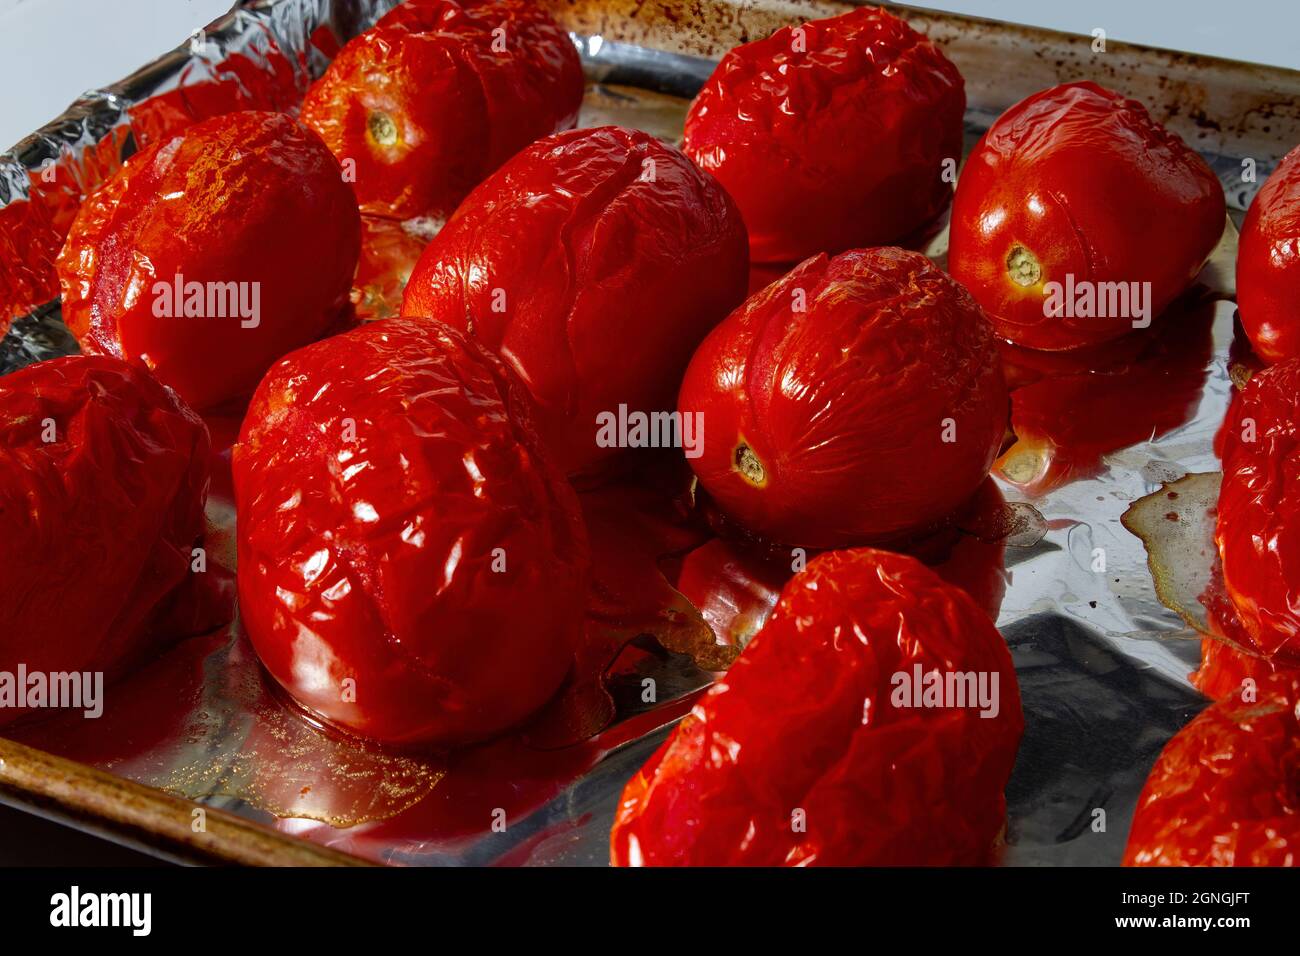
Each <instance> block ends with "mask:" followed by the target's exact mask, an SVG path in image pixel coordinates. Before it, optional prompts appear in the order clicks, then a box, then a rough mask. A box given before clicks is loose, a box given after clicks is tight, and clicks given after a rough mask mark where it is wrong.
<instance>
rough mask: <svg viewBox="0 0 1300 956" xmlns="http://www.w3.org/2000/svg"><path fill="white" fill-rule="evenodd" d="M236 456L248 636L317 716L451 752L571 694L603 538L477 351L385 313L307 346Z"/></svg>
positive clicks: (438, 327) (267, 399) (520, 395)
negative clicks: (594, 539) (567, 690)
mask: <svg viewBox="0 0 1300 956" xmlns="http://www.w3.org/2000/svg"><path fill="white" fill-rule="evenodd" d="M233 459H234V480H235V498H236V505H237V508H238V511H239V528H238V537H239V575H238V576H239V597H240V607H241V613H242V617H243V621H244V626H245V628H246V629H247V631H248V635H249V637H250V638H251V639H252V642H253V646H254V647H255V648H256V649H257V653H258V655H259V656H260V657H261V659H262V662H263V663H264V664H265V665H266V668H267V670H268V671H269V672H270V673H271V675H272V676H273V677H274V678H275V679H276V680H277V681H279V682H280V684H281V685H282V686H283V687H284V688H285V689H286V690H287V691H288V692H289V693H290V694H291V695H292V696H293V697H294V698H295V699H296V700H297V701H298V702H299V703H300V704H301V705H303V706H304V707H305V708H306V709H307V710H309V711H311V712H313V713H314V714H316V715H317V716H318V717H320V718H322V719H323V720H324V721H326V722H327V723H329V724H332V725H334V726H337V727H341V728H343V729H345V730H347V731H350V732H353V733H356V734H359V735H362V736H365V737H369V738H372V739H375V740H379V741H382V742H385V743H388V744H393V745H399V746H416V745H432V746H440V747H451V746H457V745H460V744H467V743H472V742H474V741H477V740H482V739H485V738H487V737H490V736H493V735H494V734H497V733H500V732H501V731H503V730H506V729H507V728H510V727H512V726H514V725H515V724H517V723H519V722H520V721H522V720H523V719H524V718H526V717H527V716H529V715H530V714H532V713H533V712H534V711H536V710H537V709H538V708H540V707H541V706H542V705H543V704H544V703H545V702H546V701H547V700H548V699H549V698H550V697H551V695H552V694H554V692H555V691H556V689H557V688H558V687H559V685H560V683H561V682H562V681H563V679H564V677H565V675H566V674H567V673H568V671H569V669H570V666H571V664H572V662H573V655H574V651H575V648H576V646H577V641H578V640H579V638H580V636H581V633H582V628H583V614H584V608H585V598H586V593H585V592H586V581H587V572H588V563H589V558H588V551H587V541H586V533H585V529H584V527H583V524H582V517H581V514H580V512H579V509H578V502H577V498H576V495H575V494H574V492H573V490H572V489H571V488H570V487H569V485H568V483H567V482H566V481H565V479H564V478H563V476H562V475H561V474H560V472H558V471H557V470H556V468H555V466H554V465H553V464H552V462H551V460H550V458H549V456H548V454H547V452H546V450H545V449H544V448H543V447H542V445H541V442H540V440H539V439H538V436H537V434H536V432H535V430H534V428H533V425H532V416H531V410H530V408H529V404H528V398H527V393H526V392H525V390H524V389H523V387H522V386H521V385H520V383H519V382H518V381H517V380H516V379H515V378H514V376H513V374H512V373H510V372H509V370H508V369H507V368H506V367H505V366H504V365H503V364H502V363H501V362H500V361H499V360H498V359H496V358H495V357H494V356H492V355H491V354H490V353H488V352H487V351H486V350H484V349H483V348H481V347H480V346H479V345H478V344H476V343H475V342H474V341H473V340H471V339H468V338H466V337H465V336H463V335H461V334H460V333H459V332H457V331H456V330H454V329H451V328H449V327H447V326H445V325H442V324H441V323H437V322H430V321H427V320H414V319H386V320H382V321H379V322H373V323H369V324H367V325H365V326H362V327H361V328H358V329H355V330H353V331H351V332H346V333H344V334H342V335H338V336H334V337H332V338H330V339H326V340H324V341H322V342H318V343H316V344H314V345H311V346H308V347H307V348H304V349H301V350H299V351H297V352H294V353H292V354H291V355H289V356H287V357H286V358H285V359H283V360H282V361H280V362H279V363H277V364H276V365H275V367H273V368H272V369H271V371H270V372H269V373H268V374H267V377H266V379H265V380H264V381H263V382H262V384H261V386H259V388H258V390H257V393H256V395H255V396H254V397H253V401H252V404H251V406H250V407H249V411H248V416H247V418H246V419H245V420H244V425H243V429H242V432H241V434H240V439H239V443H238V444H237V445H236V446H235V450H234V456H233ZM349 679H350V680H351V682H352V683H351V684H348V683H347V681H348V680H349ZM349 690H350V691H351V693H349Z"/></svg>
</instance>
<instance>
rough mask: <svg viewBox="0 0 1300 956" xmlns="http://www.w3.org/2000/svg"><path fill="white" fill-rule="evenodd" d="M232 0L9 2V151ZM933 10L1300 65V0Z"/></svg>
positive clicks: (5, 55)
mask: <svg viewBox="0 0 1300 956" xmlns="http://www.w3.org/2000/svg"><path fill="white" fill-rule="evenodd" d="M231 2H232V0H0V104H3V106H0V150H3V149H5V148H7V147H8V146H10V145H12V144H13V143H15V142H17V141H18V140H19V139H21V138H22V137H23V136H25V135H27V134H28V133H30V132H32V131H33V130H35V129H37V128H38V127H40V126H42V125H44V124H45V123H46V122H48V121H49V120H51V119H53V118H54V117H55V116H57V115H58V114H59V113H61V112H63V109H64V108H65V107H66V106H67V105H68V104H69V103H70V102H72V101H73V100H74V99H76V98H77V96H79V95H80V94H81V93H82V92H83V91H84V90H88V89H93V88H95V87H98V86H105V85H107V84H109V83H113V82H115V81H117V80H119V79H121V78H122V77H124V76H126V75H127V74H128V73H130V72H131V71H132V70H134V69H136V68H137V67H139V66H142V65H144V64H145V63H146V62H148V61H149V60H151V59H153V58H154V57H156V56H158V55H159V54H161V53H163V52H165V51H166V50H168V49H170V48H172V47H174V46H177V45H179V44H180V43H181V42H183V41H184V40H185V39H186V37H188V36H189V34H190V32H191V31H192V30H195V29H197V28H199V27H201V26H204V25H205V24H207V23H208V22H209V21H211V20H213V19H215V18H216V17H218V16H220V15H221V14H222V13H224V12H225V11H226V9H228V8H229V7H230V5H231ZM912 5H913V6H928V7H934V8H937V9H942V10H950V11H954V12H958V13H967V14H973V15H975V16H983V17H991V18H993V19H999V20H1010V21H1015V22H1020V23H1029V24H1033V25H1035V26H1044V27H1053V28H1055V29H1058V30H1068V31H1070V32H1074V33H1084V34H1087V33H1091V32H1092V30H1093V29H1094V28H1095V27H1102V28H1104V29H1105V30H1106V34H1107V36H1109V37H1111V38H1112V39H1116V40H1128V41H1131V42H1135V43H1145V44H1147V45H1151V46H1163V47H1168V48H1170V49H1177V50H1188V51H1192V52H1196V53H1209V54H1213V55H1216V56H1225V57H1230V58H1232V59H1237V60H1253V61H1255V62H1257V63H1271V64H1274V65H1278V66H1288V67H1291V68H1293V69H1300V0H1260V2H1254V3H1252V2H1250V0H1246V2H1231V0H1088V2H1086V3H1084V2H1078V0H939V2H935V3H923V2H920V0H912Z"/></svg>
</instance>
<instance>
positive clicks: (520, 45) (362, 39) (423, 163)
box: [302, 0, 584, 219]
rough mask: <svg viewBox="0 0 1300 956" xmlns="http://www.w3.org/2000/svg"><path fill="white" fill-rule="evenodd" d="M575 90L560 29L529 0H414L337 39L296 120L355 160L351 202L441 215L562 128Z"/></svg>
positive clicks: (574, 112) (574, 113) (572, 64)
mask: <svg viewBox="0 0 1300 956" xmlns="http://www.w3.org/2000/svg"><path fill="white" fill-rule="evenodd" d="M583 89H584V81H583V76H582V63H581V61H580V60H579V59H578V53H577V50H576V49H575V48H574V46H573V43H572V41H570V39H569V36H568V34H567V33H565V32H564V30H562V29H560V27H559V26H557V25H556V23H555V21H554V20H552V19H551V18H550V16H549V15H548V14H547V13H546V12H545V11H544V10H542V9H540V8H539V7H537V6H536V5H535V4H534V3H533V2H531V0H482V2H459V0H414V2H408V3H404V4H402V5H401V6H399V7H397V8H396V9H394V10H393V11H392V12H391V13H389V14H388V15H387V16H385V17H384V18H383V19H381V20H380V21H379V23H378V24H377V25H376V26H375V27H374V28H373V29H371V30H367V31H366V32H364V33H362V34H361V35H360V36H358V37H356V38H355V39H353V40H352V41H350V42H349V43H348V44H347V45H346V46H344V48H343V49H342V51H340V53H339V55H338V56H337V57H336V58H335V59H334V61H333V62H332V63H331V64H330V66H329V68H328V69H327V70H326V71H325V74H324V75H323V76H322V77H321V78H320V79H319V80H317V81H316V82H315V83H314V84H313V85H312V87H311V89H310V90H308V91H307V95H306V97H305V98H304V100H303V106H302V121H303V122H304V123H305V124H306V125H307V126H309V127H310V128H312V129H314V130H315V131H316V132H317V133H319V134H320V136H321V137H322V138H323V139H324V140H325V142H326V143H327V144H328V145H329V147H330V149H331V150H333V151H334V154H335V155H336V156H338V157H339V159H340V160H348V159H350V160H352V161H353V162H354V163H355V180H354V182H353V188H354V189H355V191H356V195H357V201H358V203H359V204H360V206H361V209H362V211H364V212H366V213H369V214H372V215H378V216H389V217H394V218H399V219H407V218H411V217H414V216H434V217H444V216H447V215H449V214H450V213H451V212H452V211H453V210H454V209H455V208H456V205H457V204H458V203H459V202H460V201H461V200H462V199H464V198H465V196H466V195H467V194H468V193H469V191H470V190H471V189H472V188H473V187H474V186H475V185H477V184H478V183H479V182H481V181H482V180H483V179H484V178H485V177H486V176H487V175H488V174H489V173H491V172H492V171H493V170H495V169H496V168H497V167H499V166H500V165H501V164H502V163H503V162H505V161H506V160H507V159H509V158H510V157H511V156H513V155H514V154H515V153H517V152H518V151H519V150H520V149H522V148H523V147H525V146H527V145H528V144H529V143H531V142H532V141H533V140H535V139H538V138H540V137H542V136H547V135H549V134H551V133H555V132H558V131H560V130H565V129H569V128H571V127H572V126H573V124H574V123H575V122H576V120H577V117H578V108H579V107H580V106H581V103H582V94H583Z"/></svg>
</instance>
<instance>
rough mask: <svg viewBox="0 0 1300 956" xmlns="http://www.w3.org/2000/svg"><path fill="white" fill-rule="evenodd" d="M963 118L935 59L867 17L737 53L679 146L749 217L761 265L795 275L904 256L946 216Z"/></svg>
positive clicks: (949, 79)
mask: <svg viewBox="0 0 1300 956" xmlns="http://www.w3.org/2000/svg"><path fill="white" fill-rule="evenodd" d="M965 109H966V92H965V84H964V82H963V80H962V77H961V74H960V73H959V72H958V71H957V68H956V67H955V66H953V64H952V63H951V62H950V61H949V60H948V58H947V57H945V56H944V55H943V53H942V52H941V51H940V49H939V48H938V47H937V46H936V45H935V44H933V43H931V42H930V41H929V40H928V39H926V37H925V36H923V35H922V34H920V33H917V32H916V31H915V30H913V29H912V28H911V27H909V26H908V25H907V24H906V23H905V22H904V21H902V20H900V19H899V18H898V17H895V16H893V15H892V14H889V13H886V12H885V11H884V10H881V9H879V8H874V7H864V8H862V9H859V10H853V11H851V12H849V13H845V14H842V15H841V16H837V17H831V18H828V19H824V20H813V21H810V22H808V23H804V24H802V25H800V26H798V27H786V28H784V29H782V30H778V31H777V32H776V33H774V34H772V35H771V36H770V37H768V38H766V39H764V40H757V41H755V42H752V43H746V44H744V45H743V46H739V47H737V48H735V49H734V50H732V51H731V52H730V53H728V54H727V55H726V56H725V57H723V59H722V62H721V63H719V64H718V67H717V69H716V70H714V72H713V75H712V76H711V77H709V79H708V81H707V82H706V83H705V85H704V88H703V89H702V90H701V91H700V93H699V95H698V96H697V97H696V98H695V101H694V102H693V103H692V104H691V109H690V112H689V113H688V114H687V117H686V131H685V138H684V140H683V143H684V148H685V150H686V153H687V155H688V156H690V157H691V158H692V159H693V160H695V162H696V163H697V164H698V165H699V166H700V167H701V168H703V169H706V170H708V171H709V172H711V173H713V175H715V176H717V177H718V179H719V180H720V181H721V182H722V185H723V186H725V187H726V189H727V191H728V192H729V193H731V195H732V196H733V197H735V200H736V202H737V203H738V204H739V205H740V211H741V214H742V215H743V217H744V219H745V225H746V226H747V227H748V229H749V241H750V253H751V255H752V257H753V259H754V260H755V261H756V262H787V263H789V262H798V261H800V260H801V259H804V258H807V257H808V256H811V255H814V254H816V253H818V252H828V253H837V252H842V251H844V250H845V249H849V248H852V247H855V246H875V245H887V244H891V243H897V242H900V241H902V240H903V239H904V238H905V237H907V236H908V235H909V234H910V233H913V232H915V231H916V230H918V229H919V228H920V227H922V226H924V225H925V224H926V223H928V222H929V221H930V220H932V219H933V218H934V217H935V216H937V215H938V214H939V213H940V212H942V211H943V210H944V209H945V208H947V206H948V203H949V202H950V201H951V200H952V187H951V185H950V182H945V181H944V179H943V171H944V165H943V164H944V161H945V160H952V162H953V163H954V164H956V163H957V162H959V161H960V160H961V152H962V117H963V114H964V113H965ZM954 168H955V166H954Z"/></svg>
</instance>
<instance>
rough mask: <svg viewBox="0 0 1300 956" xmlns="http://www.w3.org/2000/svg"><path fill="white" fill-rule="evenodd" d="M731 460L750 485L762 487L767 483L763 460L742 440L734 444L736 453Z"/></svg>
mask: <svg viewBox="0 0 1300 956" xmlns="http://www.w3.org/2000/svg"><path fill="white" fill-rule="evenodd" d="M733 460H734V462H735V465H736V470H737V471H738V472H740V474H741V476H742V477H743V478H744V479H745V480H746V481H748V482H749V483H750V484H751V485H754V486H755V487H757V488H762V487H763V486H764V485H765V484H767V469H766V468H764V467H763V462H762V461H761V460H760V459H759V457H758V456H757V455H755V454H754V450H753V449H752V448H750V447H749V446H748V445H746V444H745V443H744V442H741V443H740V444H739V445H737V446H736V454H735V456H734V458H733Z"/></svg>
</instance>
